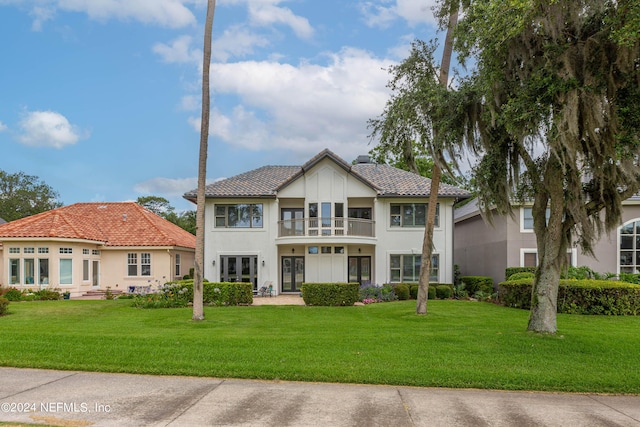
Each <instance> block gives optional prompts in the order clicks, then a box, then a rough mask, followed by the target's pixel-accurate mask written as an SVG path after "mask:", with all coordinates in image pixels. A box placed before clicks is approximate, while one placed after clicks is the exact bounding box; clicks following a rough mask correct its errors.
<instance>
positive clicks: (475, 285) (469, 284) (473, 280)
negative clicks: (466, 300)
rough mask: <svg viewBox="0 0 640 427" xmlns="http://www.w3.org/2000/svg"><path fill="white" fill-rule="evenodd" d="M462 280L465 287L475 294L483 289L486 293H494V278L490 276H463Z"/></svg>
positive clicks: (470, 293) (469, 292)
mask: <svg viewBox="0 0 640 427" xmlns="http://www.w3.org/2000/svg"><path fill="white" fill-rule="evenodd" d="M460 281H461V282H462V283H464V289H465V290H466V291H467V293H468V294H469V295H471V296H473V295H474V294H475V293H476V292H478V291H482V292H483V293H485V294H489V295H490V294H492V293H493V279H492V278H491V277H488V276H463V277H461V278H460Z"/></svg>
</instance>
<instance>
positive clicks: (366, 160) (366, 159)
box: [356, 154, 371, 165]
mask: <svg viewBox="0 0 640 427" xmlns="http://www.w3.org/2000/svg"><path fill="white" fill-rule="evenodd" d="M356 163H357V164H359V165H361V164H369V163H371V159H370V158H369V156H368V155H367V154H361V155H359V156H358V158H357V159H356Z"/></svg>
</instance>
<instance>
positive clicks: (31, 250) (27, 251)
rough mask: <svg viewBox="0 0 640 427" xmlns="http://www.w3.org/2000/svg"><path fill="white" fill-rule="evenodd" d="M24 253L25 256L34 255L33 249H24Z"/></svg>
mask: <svg viewBox="0 0 640 427" xmlns="http://www.w3.org/2000/svg"><path fill="white" fill-rule="evenodd" d="M24 253H25V254H34V253H36V250H35V248H24Z"/></svg>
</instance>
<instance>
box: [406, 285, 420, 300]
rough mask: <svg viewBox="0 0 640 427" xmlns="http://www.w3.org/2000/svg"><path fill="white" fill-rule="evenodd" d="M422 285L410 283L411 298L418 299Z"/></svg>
mask: <svg viewBox="0 0 640 427" xmlns="http://www.w3.org/2000/svg"><path fill="white" fill-rule="evenodd" d="M419 288H420V285H409V296H410V297H411V299H418V289H419Z"/></svg>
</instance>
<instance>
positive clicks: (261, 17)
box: [248, 0, 314, 39]
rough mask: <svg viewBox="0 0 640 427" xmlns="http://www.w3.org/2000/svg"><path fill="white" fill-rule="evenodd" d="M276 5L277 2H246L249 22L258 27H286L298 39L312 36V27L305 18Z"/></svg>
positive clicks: (276, 0) (274, 0)
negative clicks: (280, 25)
mask: <svg viewBox="0 0 640 427" xmlns="http://www.w3.org/2000/svg"><path fill="white" fill-rule="evenodd" d="M278 3H280V1H279V0H272V1H261V2H260V1H258V2H256V1H250V2H248V6H249V20H250V21H251V23H252V24H253V25H258V26H271V25H273V24H283V25H286V26H288V27H290V28H291V30H293V32H294V33H295V34H296V35H297V36H298V37H300V38H304V39H308V38H310V37H311V36H313V32H314V31H313V27H311V25H310V24H309V20H308V19H307V18H303V17H302V16H297V15H295V14H294V13H293V12H292V11H291V9H289V8H286V7H278V6H276V5H277V4H278Z"/></svg>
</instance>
